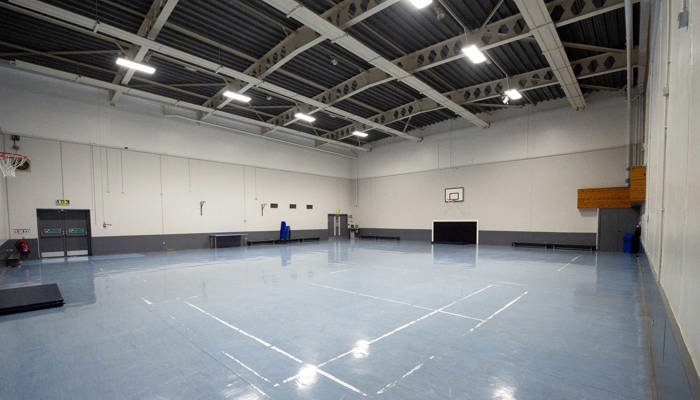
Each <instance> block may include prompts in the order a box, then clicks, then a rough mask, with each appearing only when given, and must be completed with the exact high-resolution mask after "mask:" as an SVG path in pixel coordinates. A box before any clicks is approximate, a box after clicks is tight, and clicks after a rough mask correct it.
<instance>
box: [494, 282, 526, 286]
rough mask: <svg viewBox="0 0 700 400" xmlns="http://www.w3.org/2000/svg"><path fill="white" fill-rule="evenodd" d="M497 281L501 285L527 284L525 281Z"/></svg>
mask: <svg viewBox="0 0 700 400" xmlns="http://www.w3.org/2000/svg"><path fill="white" fill-rule="evenodd" d="M496 283H500V284H501V285H511V286H522V287H526V286H527V285H526V284H524V283H518V282H509V281H498V282H496Z"/></svg>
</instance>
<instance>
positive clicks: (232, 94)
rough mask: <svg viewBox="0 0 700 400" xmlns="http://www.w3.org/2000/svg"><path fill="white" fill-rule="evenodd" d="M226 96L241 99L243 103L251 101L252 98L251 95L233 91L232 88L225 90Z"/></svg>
mask: <svg viewBox="0 0 700 400" xmlns="http://www.w3.org/2000/svg"><path fill="white" fill-rule="evenodd" d="M224 97H228V98H229V99H232V100H236V101H240V102H241V103H250V100H251V99H250V97H248V96H246V95H244V94H240V93H236V92H232V91H230V90H227V91H225V92H224Z"/></svg>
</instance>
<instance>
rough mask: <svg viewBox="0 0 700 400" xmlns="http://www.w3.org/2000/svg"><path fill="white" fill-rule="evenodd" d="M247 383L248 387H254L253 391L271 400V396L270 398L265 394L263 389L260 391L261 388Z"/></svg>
mask: <svg viewBox="0 0 700 400" xmlns="http://www.w3.org/2000/svg"><path fill="white" fill-rule="evenodd" d="M246 383H247V384H248V385H250V386H252V387H253V389H255V391H256V392H258V393H260V394H261V395H263V396H265V397H267V398H268V399H269V398H270V396H268V395H267V393H265V392H263V391H262V389H260V388H259V387H257V386H255V385H254V384H252V383H250V382H246Z"/></svg>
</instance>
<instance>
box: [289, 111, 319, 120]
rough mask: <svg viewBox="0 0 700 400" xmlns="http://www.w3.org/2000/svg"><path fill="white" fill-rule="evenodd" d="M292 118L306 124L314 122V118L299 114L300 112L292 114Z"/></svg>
mask: <svg viewBox="0 0 700 400" xmlns="http://www.w3.org/2000/svg"><path fill="white" fill-rule="evenodd" d="M294 118H296V119H300V120H302V121H306V122H314V121H316V118H314V117H312V116H310V115H308V114H304V113H300V112H298V113H296V114H294Z"/></svg>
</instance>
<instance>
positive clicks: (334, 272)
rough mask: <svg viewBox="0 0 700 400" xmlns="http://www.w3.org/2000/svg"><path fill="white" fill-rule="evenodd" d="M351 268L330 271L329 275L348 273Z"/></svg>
mask: <svg viewBox="0 0 700 400" xmlns="http://www.w3.org/2000/svg"><path fill="white" fill-rule="evenodd" d="M351 269H352V268H345V269H339V270H337V271H331V272H329V274H337V273H339V272H345V271H350V270H351Z"/></svg>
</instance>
